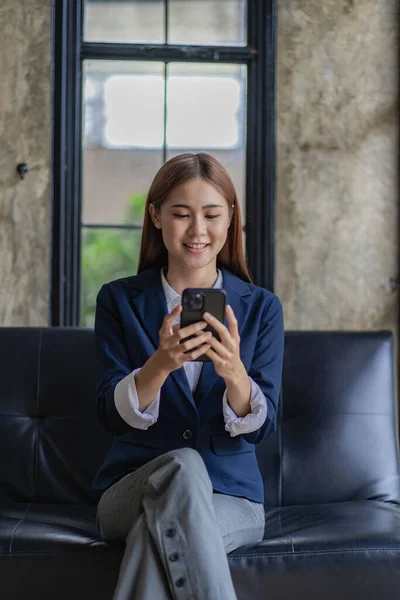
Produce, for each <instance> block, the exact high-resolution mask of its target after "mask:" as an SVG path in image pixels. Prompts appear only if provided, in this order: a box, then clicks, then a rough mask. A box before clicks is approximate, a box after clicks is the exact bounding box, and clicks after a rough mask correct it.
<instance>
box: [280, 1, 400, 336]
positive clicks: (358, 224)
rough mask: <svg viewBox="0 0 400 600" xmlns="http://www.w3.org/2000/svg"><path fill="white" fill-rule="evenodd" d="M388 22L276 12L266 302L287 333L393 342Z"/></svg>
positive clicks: (394, 179) (393, 95)
mask: <svg viewBox="0 0 400 600" xmlns="http://www.w3.org/2000/svg"><path fill="white" fill-rule="evenodd" d="M398 11H399V5H398V0H381V1H380V2H375V1H373V0H353V1H345V0H336V1H333V0H324V2H320V1H319V0H304V1H302V2H298V1H297V0H285V2H279V7H278V19H279V24H278V49H277V50H278V54H277V69H278V77H277V81H278V84H277V85H278V92H277V119H278V120H277V135H278V141H277V197H276V203H277V223H276V226H277V231H276V241H277V255H276V291H277V293H278V295H279V296H280V298H281V299H282V301H283V304H284V306H285V316H286V326H287V327H288V328H290V329H380V328H390V329H392V330H394V331H396V330H397V326H398V322H397V321H398V292H393V291H392V290H391V289H390V287H389V279H390V278H391V277H396V276H397V275H398V273H399V271H398V269H399V261H398V259H399V239H398V225H399V215H398V198H399V192H398V164H399V162H398V151H399V105H398V67H399V65H398Z"/></svg>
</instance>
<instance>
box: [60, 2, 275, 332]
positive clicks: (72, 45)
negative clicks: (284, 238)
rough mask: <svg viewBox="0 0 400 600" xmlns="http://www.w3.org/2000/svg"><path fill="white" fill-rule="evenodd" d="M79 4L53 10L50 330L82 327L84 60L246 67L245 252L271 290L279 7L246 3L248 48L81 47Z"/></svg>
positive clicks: (259, 278) (255, 273)
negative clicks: (199, 63) (277, 11)
mask: <svg viewBox="0 0 400 600" xmlns="http://www.w3.org/2000/svg"><path fill="white" fill-rule="evenodd" d="M83 8H84V1H83V0H63V2H54V3H53V45H52V53H53V54H52V56H53V59H52V90H53V96H52V108H53V127H52V130H53V135H52V139H53V142H52V236H51V238H52V239H51V243H52V261H51V293H50V297H51V307H50V316H49V324H50V325H51V326H55V327H57V326H59V327H78V326H79V325H80V291H81V290H80V283H81V281H80V279H81V229H82V224H81V215H82V197H81V190H82V182H81V177H82V174H81V164H82V161H81V159H82V149H81V135H82V131H81V129H82V85H81V83H82V64H83V61H84V60H86V59H90V58H91V59H104V60H106V59H111V60H152V61H163V62H165V61H168V62H170V61H173V62H177V61H179V62H215V61H216V62H229V63H239V64H247V67H248V75H247V109H246V115H247V121H246V215H245V218H244V222H245V223H246V252H247V262H248V265H249V270H250V273H251V276H252V278H253V281H254V283H255V284H256V285H259V286H261V287H265V288H267V289H269V290H271V291H273V289H274V262H275V260H274V258H275V257H274V247H275V52H276V0H248V15H247V46H235V47H229V46H193V45H179V46H177V45H166V44H126V43H99V42H85V41H83V39H82V26H83Z"/></svg>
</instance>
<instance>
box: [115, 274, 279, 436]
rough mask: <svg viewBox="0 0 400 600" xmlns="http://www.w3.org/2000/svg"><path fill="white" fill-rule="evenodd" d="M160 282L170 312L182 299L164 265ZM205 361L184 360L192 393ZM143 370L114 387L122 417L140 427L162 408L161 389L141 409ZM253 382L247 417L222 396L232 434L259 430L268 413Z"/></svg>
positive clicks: (153, 419)
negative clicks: (139, 376)
mask: <svg viewBox="0 0 400 600" xmlns="http://www.w3.org/2000/svg"><path fill="white" fill-rule="evenodd" d="M161 283H162V286H163V290H164V295H165V299H166V302H167V309H168V313H170V312H171V311H172V310H173V309H174V308H175V307H176V306H177V305H178V304H180V302H181V296H180V295H179V294H177V293H176V292H175V290H173V289H172V287H171V286H170V285H169V283H168V282H167V280H166V279H165V276H164V272H163V268H162V269H161ZM213 287H214V288H222V287H223V277H222V272H221V271H220V270H219V269H218V278H217V280H216V282H215V284H214V286H213ZM179 319H180V316H179V315H178V316H177V317H176V319H175V320H174V324H175V323H179ZM202 367H203V363H202V362H199V361H187V362H185V363H183V368H184V370H185V373H186V377H187V380H188V383H189V386H190V389H191V391H192V393H193V392H194V390H195V389H196V386H197V383H198V381H199V377H200V373H201V369H202ZM139 371H140V368H138V369H134V371H132V373H129V375H127V376H126V377H124V379H121V381H119V382H118V383H117V385H116V387H115V390H114V402H115V406H116V408H117V411H118V412H119V414H120V415H121V417H122V418H123V419H124V421H126V422H127V423H128V425H130V426H131V427H136V428H137V429H148V428H149V427H150V426H151V425H154V423H155V422H156V421H157V419H158V414H159V408H160V392H158V393H157V395H156V397H155V398H154V400H152V401H151V402H150V404H149V405H148V406H147V407H146V409H145V410H144V411H143V412H141V411H140V410H139V398H138V394H137V390H136V383H135V375H136V373H138V372H139ZM250 381H251V397H250V407H251V412H250V413H248V414H247V415H245V416H244V417H238V416H237V415H236V413H235V412H234V411H233V410H232V408H231V407H230V406H229V404H228V397H227V391H226V390H225V393H224V395H223V397H222V411H223V415H224V420H225V429H226V431H229V432H230V434H231V437H234V436H235V435H239V434H241V433H250V432H251V431H256V430H257V429H259V428H260V427H261V426H262V424H263V423H264V421H265V419H266V416H267V402H266V400H265V396H264V394H263V393H262V391H261V389H260V387H259V386H258V385H257V383H255V381H253V380H252V378H251V377H250Z"/></svg>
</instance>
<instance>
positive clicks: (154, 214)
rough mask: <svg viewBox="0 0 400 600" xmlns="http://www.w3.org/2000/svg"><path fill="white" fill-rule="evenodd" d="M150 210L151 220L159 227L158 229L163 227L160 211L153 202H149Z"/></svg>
mask: <svg viewBox="0 0 400 600" xmlns="http://www.w3.org/2000/svg"><path fill="white" fill-rule="evenodd" d="M149 212H150V216H151V220H152V221H153V223H154V227H157V229H161V218H160V211H159V210H158V209H157V208H156V207H155V206H154V204H153V203H151V204H149Z"/></svg>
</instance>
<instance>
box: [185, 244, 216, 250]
mask: <svg viewBox="0 0 400 600" xmlns="http://www.w3.org/2000/svg"><path fill="white" fill-rule="evenodd" d="M183 245H184V246H186V248H191V249H192V250H204V248H207V246H209V245H210V244H183Z"/></svg>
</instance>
